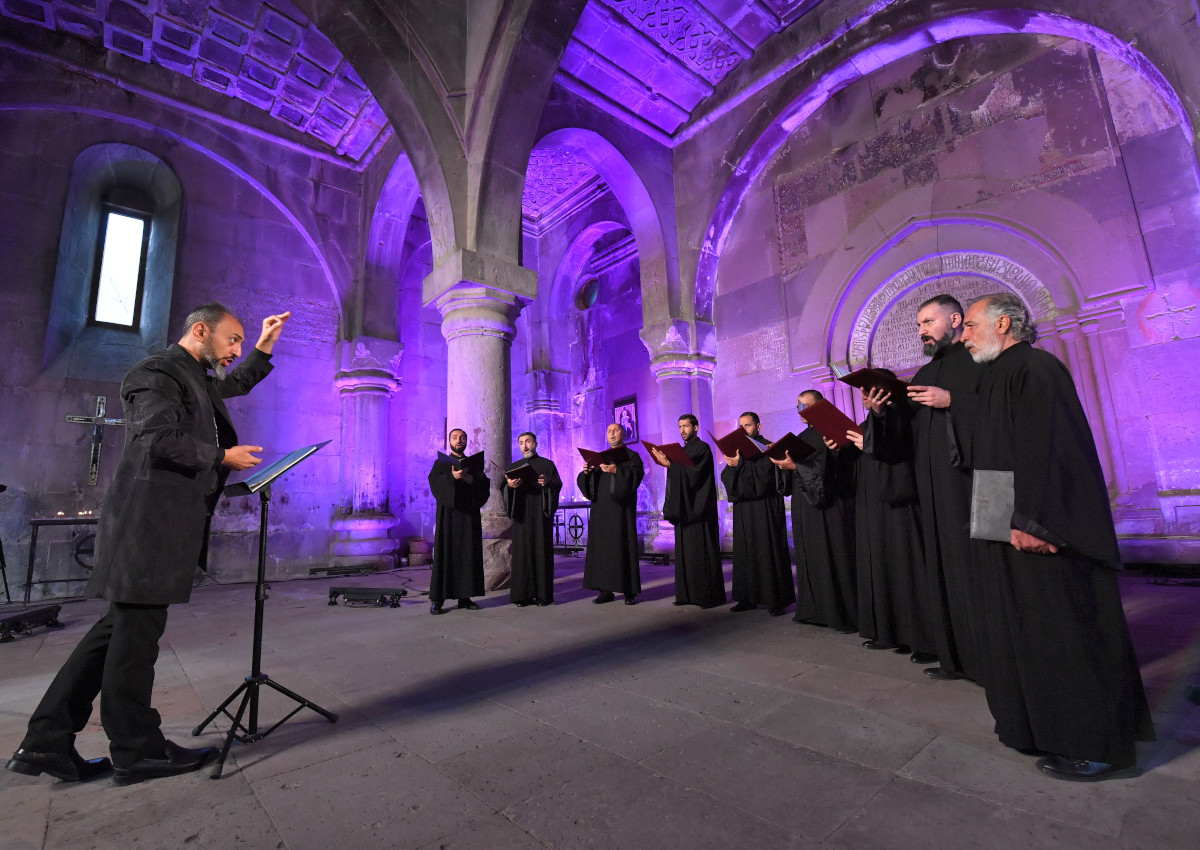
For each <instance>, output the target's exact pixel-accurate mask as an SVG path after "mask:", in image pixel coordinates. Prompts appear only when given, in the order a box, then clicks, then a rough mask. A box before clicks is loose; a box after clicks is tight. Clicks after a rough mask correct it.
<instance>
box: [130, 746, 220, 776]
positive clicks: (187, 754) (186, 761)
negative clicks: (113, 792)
mask: <svg viewBox="0 0 1200 850" xmlns="http://www.w3.org/2000/svg"><path fill="white" fill-rule="evenodd" d="M164 749H165V758H160V759H138V760H137V761H135V762H134V763H133V764H131V765H129V767H114V768H113V785H133V784H134V783H136V782H144V781H145V780H147V779H161V778H162V777H164V776H179V775H180V774H182V773H191V772H192V771H194V770H199V769H200V768H202V767H204V766H205V765H206V764H211V763H212V762H214V761H216V760H217V756H218V755H220V750H218V749H217V748H216V747H200V748H199V749H195V750H189V749H187V748H186V747H181V746H179V745H178V744H176V743H173V742H172V741H167V745H166V747H165V748H164Z"/></svg>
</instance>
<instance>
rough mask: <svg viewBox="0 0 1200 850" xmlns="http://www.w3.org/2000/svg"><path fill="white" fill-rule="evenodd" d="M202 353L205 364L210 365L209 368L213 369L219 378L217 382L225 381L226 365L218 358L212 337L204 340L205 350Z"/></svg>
mask: <svg viewBox="0 0 1200 850" xmlns="http://www.w3.org/2000/svg"><path fill="white" fill-rule="evenodd" d="M201 353H202V354H203V355H204V362H205V363H207V364H208V368H210V369H212V370H213V374H214V375H216V376H217V380H218V381H223V380H225V364H224V363H222V362H221V358H219V357H217V347H216V346H215V345H213V341H212V337H211V336H210V337H209V338H208V339H206V340H204V349H203V350H202V351H201Z"/></svg>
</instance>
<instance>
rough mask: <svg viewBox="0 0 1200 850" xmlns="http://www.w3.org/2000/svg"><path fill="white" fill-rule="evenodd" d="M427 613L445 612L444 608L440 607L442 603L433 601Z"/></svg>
mask: <svg viewBox="0 0 1200 850" xmlns="http://www.w3.org/2000/svg"><path fill="white" fill-rule="evenodd" d="M429 613H430V614H445V613H446V609H445V608H443V607H442V603H440V602H433V603H431V604H430V605H429Z"/></svg>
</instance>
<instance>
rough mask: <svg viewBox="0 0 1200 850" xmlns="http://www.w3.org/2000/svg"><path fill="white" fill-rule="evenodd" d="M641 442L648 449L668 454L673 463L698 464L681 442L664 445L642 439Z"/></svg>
mask: <svg viewBox="0 0 1200 850" xmlns="http://www.w3.org/2000/svg"><path fill="white" fill-rule="evenodd" d="M641 442H642V445H643V446H645V447H646V451H650V450H651V449H658V450H659V451H660V452H662V453H663V454H665V455H666V456H667V460H669V461H671V463H677V464H679V465H680V466H695V465H696V462H695V461H694V460H692V459H691V458H690V457H688V454H687V452H685V451H684V450H683V446H681V445H680V444H679V443H665V444H664V445H661V446H656V445H654V443H647V442H646V441H645V440H642V441H641Z"/></svg>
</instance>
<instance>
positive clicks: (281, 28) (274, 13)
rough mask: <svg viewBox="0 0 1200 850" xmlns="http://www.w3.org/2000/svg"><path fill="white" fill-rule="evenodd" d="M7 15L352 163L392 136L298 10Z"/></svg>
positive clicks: (235, 6)
mask: <svg viewBox="0 0 1200 850" xmlns="http://www.w3.org/2000/svg"><path fill="white" fill-rule="evenodd" d="M0 14H2V15H7V16H9V17H11V18H15V19H17V20H20V21H25V22H28V23H33V24H37V25H38V26H41V27H45V28H47V29H51V30H54V29H57V30H60V31H62V32H66V33H70V34H71V35H73V36H76V37H78V38H82V39H85V40H87V41H91V42H94V43H96V44H97V45H99V44H103V46H104V47H106V48H108V49H109V50H112V51H114V52H116V53H121V54H123V55H125V56H129V57H131V58H133V59H136V60H138V61H140V62H152V63H154V64H155V65H161V66H162V67H164V68H168V69H170V70H172V71H175V72H176V73H179V74H183V75H185V76H188V77H191V78H192V79H194V80H195V81H196V82H198V83H200V85H202V86H207V87H208V88H210V89H214V90H216V91H218V92H220V93H222V94H225V95H228V96H230V97H235V98H237V99H239V100H244V101H246V102H247V103H249V104H251V105H252V106H256V107H258V108H259V109H263V110H265V111H267V112H270V113H271V114H272V115H274V116H275V117H276V118H278V119H279V120H280V121H283V122H284V123H285V124H288V125H289V126H291V127H293V128H295V129H297V130H299V131H301V132H303V133H307V134H309V135H310V136H313V137H315V138H317V139H320V140H321V141H322V142H324V143H325V144H327V145H329V146H330V147H331V148H335V149H336V150H337V152H338V153H339V154H343V155H344V156H346V157H348V158H350V159H352V160H355V161H358V160H361V159H362V158H363V156H364V155H365V154H366V153H367V151H368V150H370V149H371V146H372V145H373V144H374V143H375V140H376V139H378V138H379V136H380V134H381V133H384V132H386V133H388V134H389V135H390V133H391V130H390V128H389V125H388V121H387V117H386V116H385V115H384V114H383V110H381V109H380V108H379V104H378V103H377V102H376V101H375V98H374V97H373V96H372V95H371V92H370V91H369V90H368V89H367V86H366V83H364V82H363V81H362V79H360V78H359V76H358V74H356V73H355V72H354V69H353V68H352V67H350V63H349V62H348V61H347V60H346V58H345V57H344V56H342V54H341V52H340V51H338V49H337V48H336V47H334V46H333V43H332V42H331V41H330V40H329V39H327V38H326V37H325V36H324V35H323V34H322V33H321V32H320V31H319V30H318V29H317V28H316V27H314V26H313V25H312V24H311V23H310V22H309V21H308V20H307V19H306V18H305V16H304V15H303V14H301V12H300V10H299V9H297V8H296V7H295V6H294V5H293V4H292V3H282V4H281V3H273V4H268V3H265V2H261V0H240V2H237V3H221V4H217V5H214V4H211V3H206V2H197V3H184V2H168V3H158V2H154V3H147V2H145V0H139V2H138V3H137V5H135V4H134V3H115V2H114V3H111V4H110V3H108V2H104V3H96V2H95V0H91V2H81V0H36V2H20V3H0Z"/></svg>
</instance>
